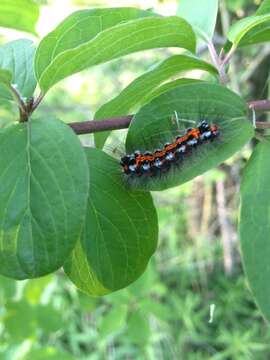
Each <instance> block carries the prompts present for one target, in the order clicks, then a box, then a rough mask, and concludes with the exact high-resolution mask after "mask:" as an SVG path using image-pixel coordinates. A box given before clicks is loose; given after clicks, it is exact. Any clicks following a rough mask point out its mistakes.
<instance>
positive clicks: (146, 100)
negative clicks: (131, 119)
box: [142, 78, 203, 105]
mask: <svg viewBox="0 0 270 360" xmlns="http://www.w3.org/2000/svg"><path fill="white" fill-rule="evenodd" d="M201 82H203V80H198V79H189V78H183V79H177V80H174V81H170V82H167V83H165V84H163V85H161V86H160V87H158V88H157V89H155V90H154V91H152V92H150V93H149V94H148V95H147V96H146V97H145V98H144V99H143V102H142V105H146V104H147V103H149V102H150V101H152V100H153V99H155V98H156V97H158V96H159V95H161V94H164V93H166V92H167V91H169V90H171V89H175V88H176V87H179V86H183V85H190V84H194V83H201Z"/></svg>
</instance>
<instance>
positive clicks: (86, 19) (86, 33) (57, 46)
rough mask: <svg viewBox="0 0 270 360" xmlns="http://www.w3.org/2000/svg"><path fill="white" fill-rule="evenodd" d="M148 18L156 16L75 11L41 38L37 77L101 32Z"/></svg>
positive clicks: (121, 10) (123, 10)
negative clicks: (57, 59)
mask: <svg viewBox="0 0 270 360" xmlns="http://www.w3.org/2000/svg"><path fill="white" fill-rule="evenodd" d="M147 16H153V13H152V12H150V11H144V10H139V9H136V8H112V9H108V8H107V9H91V10H80V11H76V12H74V13H73V14H71V15H70V16H68V17H67V18H66V19H65V20H64V21H62V23H61V24H59V25H58V26H57V27H56V29H55V30H54V31H52V32H51V33H49V34H48V35H47V36H46V37H45V38H44V39H42V41H41V43H40V45H39V47H38V51H37V55H36V72H37V76H38V78H40V76H41V74H42V73H43V72H44V71H45V70H46V68H47V67H48V66H49V65H50V64H51V63H52V61H53V60H55V58H56V57H57V56H58V55H61V54H62V53H64V52H65V51H67V50H71V49H74V48H76V47H78V46H80V45H83V44H84V43H87V42H88V41H90V40H93V39H94V38H95V37H96V36H97V35H98V34H99V33H101V32H102V31H104V30H106V29H109V28H111V27H113V26H115V25H117V24H120V23H123V22H126V21H130V20H134V19H137V18H140V17H147Z"/></svg>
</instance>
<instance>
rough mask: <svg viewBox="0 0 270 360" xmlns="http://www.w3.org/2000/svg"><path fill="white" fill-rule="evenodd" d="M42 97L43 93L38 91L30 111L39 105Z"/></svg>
mask: <svg viewBox="0 0 270 360" xmlns="http://www.w3.org/2000/svg"><path fill="white" fill-rule="evenodd" d="M43 98H44V94H42V93H40V94H39V95H38V97H37V98H36V100H35V101H34V103H33V105H32V108H31V113H32V112H34V111H35V110H36V108H37V107H38V106H39V104H40V103H41V101H42V100H43Z"/></svg>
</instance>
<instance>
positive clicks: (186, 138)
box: [120, 120, 220, 177]
mask: <svg viewBox="0 0 270 360" xmlns="http://www.w3.org/2000/svg"><path fill="white" fill-rule="evenodd" d="M219 135H220V132H219V130H218V127H217V125H209V124H208V122H207V121H206V120H203V121H201V122H200V123H199V124H198V126H197V127H195V128H188V129H187V130H186V131H185V133H184V134H183V135H178V136H176V138H175V140H174V142H172V143H166V144H165V145H164V147H163V148H162V149H156V150H155V151H153V152H150V151H146V152H144V153H141V151H139V150H136V151H135V152H134V153H132V154H126V155H124V156H123V157H122V158H121V160H120V165H121V167H122V170H123V173H124V174H125V175H127V176H129V177H141V176H144V177H146V176H155V175H157V174H158V173H164V172H167V171H168V170H169V169H170V167H171V166H172V165H173V164H177V163H179V162H181V161H182V160H183V159H184V158H185V156H186V155H187V154H189V153H190V152H191V150H192V149H193V148H196V147H197V146H199V145H201V144H203V143H205V142H207V141H213V140H214V139H215V138H217V137H218V136H219Z"/></svg>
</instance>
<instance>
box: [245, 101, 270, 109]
mask: <svg viewBox="0 0 270 360" xmlns="http://www.w3.org/2000/svg"><path fill="white" fill-rule="evenodd" d="M248 107H249V108H250V109H253V110H255V111H270V100H256V101H249V102H248Z"/></svg>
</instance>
